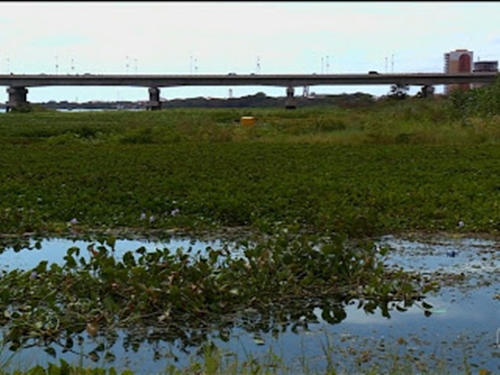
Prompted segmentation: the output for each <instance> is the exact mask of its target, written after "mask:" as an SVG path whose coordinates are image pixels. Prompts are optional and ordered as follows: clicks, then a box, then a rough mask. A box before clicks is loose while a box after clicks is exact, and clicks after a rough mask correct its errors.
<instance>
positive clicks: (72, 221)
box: [69, 217, 78, 225]
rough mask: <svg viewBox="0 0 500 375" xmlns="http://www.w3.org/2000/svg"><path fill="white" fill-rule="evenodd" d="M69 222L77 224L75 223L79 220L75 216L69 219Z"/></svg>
mask: <svg viewBox="0 0 500 375" xmlns="http://www.w3.org/2000/svg"><path fill="white" fill-rule="evenodd" d="M69 223H70V224H72V225H75V224H78V220H77V219H76V217H74V218H73V219H71V220H70V221H69Z"/></svg>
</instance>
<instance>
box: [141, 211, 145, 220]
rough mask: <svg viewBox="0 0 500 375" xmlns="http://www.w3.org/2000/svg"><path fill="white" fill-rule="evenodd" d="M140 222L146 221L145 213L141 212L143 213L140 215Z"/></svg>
mask: <svg viewBox="0 0 500 375" xmlns="http://www.w3.org/2000/svg"><path fill="white" fill-rule="evenodd" d="M141 220H146V213H145V212H143V213H142V214H141Z"/></svg>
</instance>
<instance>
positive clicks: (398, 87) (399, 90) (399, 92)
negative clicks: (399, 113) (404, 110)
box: [387, 83, 410, 99]
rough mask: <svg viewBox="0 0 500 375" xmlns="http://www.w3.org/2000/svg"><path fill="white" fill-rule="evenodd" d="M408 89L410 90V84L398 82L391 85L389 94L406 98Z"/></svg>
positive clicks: (389, 95)
mask: <svg viewBox="0 0 500 375" xmlns="http://www.w3.org/2000/svg"><path fill="white" fill-rule="evenodd" d="M408 91H410V86H408V85H404V84H401V83H396V84H394V85H391V90H390V91H389V94H388V95H387V96H388V97H390V98H394V99H406V98H407V97H408Z"/></svg>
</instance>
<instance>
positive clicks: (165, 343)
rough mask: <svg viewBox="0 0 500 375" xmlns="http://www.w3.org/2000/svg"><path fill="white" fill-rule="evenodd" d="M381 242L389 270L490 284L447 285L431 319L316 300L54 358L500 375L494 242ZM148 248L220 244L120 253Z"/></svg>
mask: <svg viewBox="0 0 500 375" xmlns="http://www.w3.org/2000/svg"><path fill="white" fill-rule="evenodd" d="M89 243H90V242H88V241H81V240H77V241H75V240H65V239H48V240H44V241H42V246H41V249H39V250H21V251H17V252H16V251H14V250H13V249H8V248H7V249H5V250H4V252H3V253H2V254H0V262H1V264H2V265H3V267H5V268H7V269H13V268H23V269H29V268H32V267H34V266H36V265H37V264H38V263H39V262H40V261H41V260H43V259H45V260H49V262H61V261H62V257H63V256H64V255H65V253H66V250H67V249H68V248H69V247H73V246H77V247H79V248H80V249H86V248H87V246H88V245H89ZM379 244H380V245H384V246H390V247H391V248H392V251H390V252H389V257H388V259H387V264H388V265H389V266H391V265H399V266H403V267H404V268H406V269H408V270H415V271H418V272H421V273H425V274H428V275H430V276H432V275H433V273H435V272H439V273H440V274H442V273H450V274H456V273H463V274H466V275H471V276H473V278H476V277H479V276H481V277H485V278H486V279H487V280H489V283H482V284H481V285H480V286H477V285H476V287H470V285H469V287H467V288H463V287H461V286H459V285H451V286H445V287H443V288H441V289H440V290H439V292H435V293H431V294H430V295H428V296H427V297H426V302H429V303H430V304H432V305H433V309H432V310H431V311H432V314H430V315H429V314H424V313H423V311H422V309H421V308H420V307H419V305H418V304H415V305H413V306H412V307H410V308H409V309H408V310H407V311H405V312H399V311H397V310H395V309H390V310H389V317H384V316H382V314H381V311H380V307H379V308H377V309H375V310H373V311H365V309H363V308H360V306H359V302H360V301H356V300H351V301H330V303H327V302H325V301H316V302H311V303H310V305H307V304H304V303H303V302H301V303H300V305H297V306H295V307H292V308H290V310H287V311H285V310H283V308H280V307H276V310H275V311H270V312H269V315H268V316H263V315H262V314H257V313H256V312H253V311H251V310H249V311H247V312H246V313H245V314H242V315H241V316H238V317H232V320H231V322H229V321H226V322H224V321H223V317H221V321H220V322H219V323H220V324H219V323H218V324H214V325H213V326H212V327H199V328H198V329H196V328H193V327H190V328H188V327H185V329H183V328H182V327H176V328H174V327H169V329H165V328H163V329H155V328H153V327H148V328H144V329H142V330H141V329H138V330H136V331H134V332H124V331H120V330H118V331H116V332H114V333H110V332H108V333H106V332H103V333H102V334H100V335H98V336H96V337H89V336H86V335H84V336H85V337H84V340H83V342H82V344H81V345H80V346H76V345H75V347H74V348H73V349H72V351H66V352H65V351H64V350H63V348H62V347H57V346H54V348H55V349H56V352H57V358H65V359H66V360H67V361H69V362H72V363H82V364H84V365H88V366H90V367H92V366H106V365H109V366H114V367H115V368H116V369H118V370H120V369H124V368H130V369H132V370H133V371H135V372H136V373H138V374H151V373H159V372H162V371H165V369H166V367H167V366H168V364H175V365H176V366H179V367H182V366H183V365H187V364H188V363H189V361H190V359H192V357H193V356H194V355H196V353H197V351H198V349H199V346H200V345H201V344H202V343H203V342H206V341H207V340H209V341H211V342H213V343H214V344H215V345H216V346H217V347H219V348H220V349H221V350H223V351H224V352H225V353H227V354H228V355H231V356H234V357H231V358H239V359H240V360H241V361H244V360H245V359H248V357H247V356H252V357H256V358H259V357H265V356H266V355H268V354H269V352H270V351H272V352H273V353H276V354H277V355H278V356H280V357H281V358H282V359H283V361H284V362H285V363H286V364H287V365H288V366H290V368H296V369H298V370H297V373H303V372H304V371H303V370H304V368H303V367H302V366H303V363H304V362H305V363H306V365H307V369H308V370H309V372H315V371H320V372H321V371H324V370H325V369H326V366H327V364H328V363H333V364H335V366H336V368H337V369H343V368H345V369H346V371H347V372H354V371H360V370H361V369H362V368H364V367H363V366H366V368H368V367H369V366H372V365H373V364H377V363H378V364H381V365H383V364H386V365H387V364H390V363H392V362H391V361H394V358H395V357H394V356H395V354H396V353H397V354H398V356H399V358H400V359H401V360H405V358H406V360H410V361H413V362H414V363H416V362H415V361H421V362H422V366H424V365H425V366H429V368H433V366H437V367H439V365H442V366H444V370H446V371H448V372H450V373H453V372H454V371H458V372H462V373H463V372H464V367H463V366H464V363H463V361H464V358H466V359H467V361H468V364H469V365H473V366H478V367H479V368H486V369H488V370H490V371H492V372H493V373H495V372H498V371H500V365H499V363H498V357H499V356H500V348H499V347H498V345H497V340H498V339H497V335H498V333H497V332H498V331H497V330H498V327H500V301H499V300H498V299H497V298H498V296H499V295H500V289H499V285H500V284H499V283H498V281H500V276H499V275H498V273H497V272H494V271H495V269H498V266H499V253H500V252H499V251H498V248H497V244H496V242H494V241H487V240H477V239H441V240H437V241H431V242H418V241H410V240H404V239H397V238H394V237H391V236H387V237H383V238H381V239H380V241H379ZM32 245H33V243H32ZM141 246H144V247H145V248H146V249H148V250H154V249H156V248H165V247H167V248H169V249H170V250H176V249H178V248H182V249H184V250H186V249H188V248H191V249H193V250H195V251H197V250H200V251H203V250H204V249H206V248H207V247H211V248H214V249H215V248H219V247H221V246H223V242H222V241H193V240H189V239H171V240H169V241H157V242H154V241H151V242H145V241H139V240H117V241H116V245H115V255H116V256H118V257H120V256H121V255H123V254H124V253H125V252H126V251H128V250H131V251H134V250H136V249H137V248H139V247H141ZM83 253H85V252H84V251H82V252H81V254H82V255H83ZM495 297H497V298H495ZM326 308H328V309H329V310H330V311H329V317H330V318H329V319H325V314H324V312H325V309H326ZM328 347H333V348H335V350H331V351H327V352H328V353H329V354H328V355H329V357H328V358H327V357H326V356H325V353H326V352H325V348H328ZM97 349H99V350H97ZM106 353H108V356H106ZM8 354H10V353H4V355H8ZM106 358H107V359H106ZM411 358H413V359H411ZM152 359H153V360H152ZM16 360H17V361H18V362H19V363H23V364H26V365H27V364H29V363H30V361H31V362H35V363H45V362H47V361H49V362H50V361H51V360H52V361H53V359H52V358H50V357H49V358H48V356H47V354H46V353H45V352H44V350H43V348H37V347H33V348H30V349H23V350H22V351H19V352H16V354H15V356H14V363H16Z"/></svg>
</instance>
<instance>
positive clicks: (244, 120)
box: [240, 116, 255, 126]
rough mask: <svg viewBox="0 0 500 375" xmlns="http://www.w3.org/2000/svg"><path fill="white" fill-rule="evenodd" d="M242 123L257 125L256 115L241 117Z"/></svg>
mask: <svg viewBox="0 0 500 375" xmlns="http://www.w3.org/2000/svg"><path fill="white" fill-rule="evenodd" d="M240 124H241V125H248V126H252V125H255V117H253V116H242V117H241V119H240Z"/></svg>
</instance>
